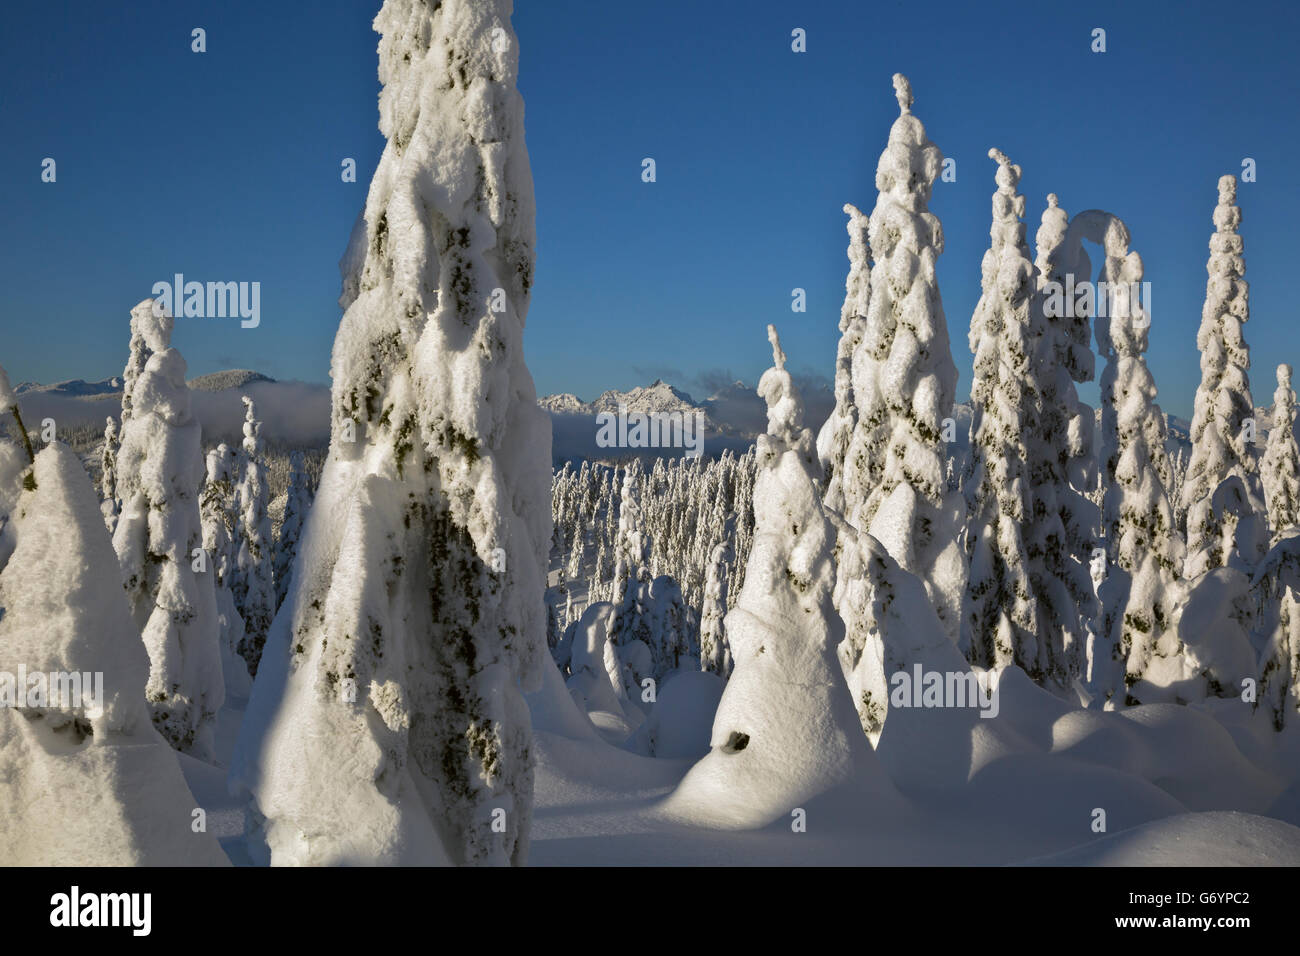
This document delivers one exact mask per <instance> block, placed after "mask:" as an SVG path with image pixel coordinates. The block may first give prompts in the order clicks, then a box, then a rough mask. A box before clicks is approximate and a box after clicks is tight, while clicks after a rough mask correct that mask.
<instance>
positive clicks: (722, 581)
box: [700, 541, 733, 677]
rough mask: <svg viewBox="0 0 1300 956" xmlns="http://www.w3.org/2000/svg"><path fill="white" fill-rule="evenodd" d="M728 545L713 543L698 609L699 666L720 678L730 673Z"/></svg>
mask: <svg viewBox="0 0 1300 956" xmlns="http://www.w3.org/2000/svg"><path fill="white" fill-rule="evenodd" d="M730 550H731V549H730V546H729V545H728V544H727V543H726V542H725V541H724V542H722V543H721V544H717V545H714V547H713V554H712V555H710V557H709V579H708V583H707V584H706V585H705V586H704V606H703V608H702V609H701V610H700V667H701V668H703V669H704V670H706V671H713V673H715V674H718V675H719V676H721V677H726V676H728V675H729V674H730V673H731V668H732V663H733V662H732V658H731V648H730V646H729V645H728V644H727V629H726V625H725V623H724V619H725V618H726V616H727V559H728V557H730Z"/></svg>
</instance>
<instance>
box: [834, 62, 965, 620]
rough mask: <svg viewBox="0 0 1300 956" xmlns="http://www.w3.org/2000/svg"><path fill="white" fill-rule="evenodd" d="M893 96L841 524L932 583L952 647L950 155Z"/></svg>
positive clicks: (957, 507) (873, 223)
mask: <svg viewBox="0 0 1300 956" xmlns="http://www.w3.org/2000/svg"><path fill="white" fill-rule="evenodd" d="M894 89H895V93H896V95H897V98H898V106H899V111H900V115H899V117H898V119H897V120H895V121H894V125H893V127H892V128H891V129H890V131H889V144H888V145H887V146H886V147H885V150H884V152H883V153H881V155H880V163H879V165H878V167H877V169H876V188H877V189H878V190H879V197H878V198H877V200H876V206H875V209H874V210H872V212H871V216H870V227H869V238H870V248H871V256H872V257H873V258H874V260H875V261H874V263H873V265H872V267H871V276H870V293H869V295H870V298H869V300H868V305H867V313H866V318H865V321H864V322H863V323H862V327H861V333H862V340H861V342H859V343H858V345H857V348H856V349H855V350H854V352H853V361H852V378H851V381H852V389H853V401H854V403H855V404H856V406H857V413H856V414H857V420H856V423H855V424H854V426H853V434H852V437H851V438H850V439H849V443H848V450H847V452H846V454H845V458H844V465H843V469H842V474H841V477H840V479H839V480H840V487H841V488H842V492H843V498H844V501H843V515H844V517H845V518H846V519H847V520H848V521H849V523H850V524H852V525H853V526H854V527H856V528H858V529H859V530H860V531H866V532H869V533H870V534H872V535H873V536H874V537H876V538H877V539H879V540H880V542H881V544H883V545H884V546H885V548H886V549H888V551H889V553H890V554H892V555H893V556H894V558H895V559H896V560H897V561H898V563H899V564H900V565H902V566H903V567H904V568H905V569H906V570H908V571H912V572H914V573H916V574H917V575H918V576H920V577H921V578H922V579H923V580H924V581H925V583H926V589H927V591H929V593H930V596H931V599H932V600H933V601H934V603H935V606H936V608H937V609H938V611H939V616H940V619H941V621H942V622H943V625H944V628H945V630H946V631H947V633H948V634H949V636H950V637H952V638H953V640H956V637H957V631H958V624H959V616H960V601H961V591H962V586H963V580H964V577H965V570H964V560H963V555H962V553H961V546H960V544H959V543H958V532H959V530H960V527H959V526H960V524H961V522H962V520H963V519H964V517H965V505H964V503H963V502H962V498H961V495H960V493H958V492H954V491H949V489H948V486H947V481H946V479H945V476H944V458H945V454H944V444H943V440H942V435H943V431H942V429H943V419H944V417H945V416H947V415H949V414H950V413H951V410H952V404H953V397H954V396H953V393H954V391H955V389H956V384H957V369H956V366H954V365H953V362H952V353H951V351H950V349H949V346H948V328H947V324H946V321H945V319H944V314H943V303H942V301H941V299H940V297H939V285H938V280H937V279H936V277H935V272H934V266H935V259H936V258H937V257H938V255H939V254H940V253H941V252H942V251H943V229H942V227H941V226H940V224H939V220H938V218H937V217H935V216H934V215H933V214H932V213H930V212H929V211H928V209H927V208H926V206H927V203H928V201H929V198H930V191H931V188H932V186H933V184H934V180H935V178H936V177H937V176H938V174H939V168H940V165H941V163H942V160H943V156H942V154H941V153H940V152H939V149H938V147H937V146H935V145H934V144H933V143H931V142H930V141H929V139H927V138H926V135H925V127H924V126H922V125H921V121H920V120H918V119H917V118H916V117H915V116H913V115H912V90H911V86H910V85H909V84H908V82H907V79H906V78H905V77H903V76H902V75H901V74H895V75H894ZM863 291H864V292H865V290H863ZM827 441H828V442H829V441H830V439H829V438H828V439H827ZM828 447H829V446H828ZM837 497H838V492H837Z"/></svg>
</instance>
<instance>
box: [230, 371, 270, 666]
mask: <svg viewBox="0 0 1300 956" xmlns="http://www.w3.org/2000/svg"><path fill="white" fill-rule="evenodd" d="M243 400H244V442H243V446H242V451H241V452H240V455H239V459H238V460H239V469H238V470H239V485H238V487H237V488H236V489H235V500H236V502H237V504H238V507H239V534H238V538H237V540H236V550H235V567H236V569H237V570H236V574H235V586H234V588H233V589H232V590H233V593H234V596H235V606H236V607H237V608H239V614H240V616H241V617H242V618H243V619H244V640H243V642H242V643H241V644H240V647H239V653H240V655H241V656H242V657H243V658H244V660H245V661H246V662H247V663H248V672H249V673H250V674H252V675H254V676H256V675H257V666H258V662H259V661H260V660H261V659H262V646H263V645H264V644H265V643H266V632H267V629H268V628H270V626H271V618H273V617H274V616H275V584H274V581H273V579H272V573H273V571H272V569H273V563H272V562H273V561H274V555H273V553H272V543H273V539H272V537H271V515H270V513H269V511H268V510H267V508H268V505H269V497H268V492H267V487H266V465H265V462H264V460H263V443H262V434H261V433H262V423H261V422H260V421H259V420H258V418H257V406H256V405H255V404H254V402H253V400H252V399H251V398H249V397H248V396H247V395H245V396H244V397H243Z"/></svg>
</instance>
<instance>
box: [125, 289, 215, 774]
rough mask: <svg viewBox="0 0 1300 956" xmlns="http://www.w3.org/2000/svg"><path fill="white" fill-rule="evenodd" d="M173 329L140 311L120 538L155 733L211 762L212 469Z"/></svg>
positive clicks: (151, 311) (148, 308) (143, 307)
mask: <svg viewBox="0 0 1300 956" xmlns="http://www.w3.org/2000/svg"><path fill="white" fill-rule="evenodd" d="M172 326H173V319H172V317H171V316H170V315H168V314H167V313H166V311H165V310H163V309H161V308H157V309H155V303H154V300H152V299H145V300H144V301H143V302H141V303H140V304H139V305H137V306H136V307H135V308H134V309H132V310H131V333H132V335H131V342H132V358H133V360H134V358H135V356H136V354H137V348H136V346H137V340H138V341H139V342H140V343H141V344H142V348H143V350H144V351H143V352H142V353H141V354H144V355H145V356H146V359H145V363H144V366H143V368H142V369H141V370H140V372H139V373H138V374H137V375H135V376H128V380H130V381H132V391H131V395H130V406H129V407H130V415H129V417H128V416H127V408H128V406H127V401H126V398H125V397H124V398H123V417H124V418H125V419H126V421H125V423H124V424H123V426H122V444H121V448H120V449H119V451H118V456H117V467H118V474H117V489H118V494H119V495H120V496H121V499H122V512H121V515H120V516H119V518H118V522H117V529H116V531H115V532H114V534H113V547H114V549H115V550H116V551H117V559H118V563H119V564H120V565H121V569H122V577H123V580H124V582H125V586H126V593H127V597H128V600H129V603H130V605H131V612H132V614H133V615H134V618H135V623H136V627H137V628H138V629H139V631H140V634H141V636H142V637H143V639H144V646H145V649H146V650H147V651H148V652H149V682H148V684H147V686H146V688H145V696H146V698H147V700H148V702H149V709H150V712H151V714H152V716H153V722H154V726H155V727H157V728H158V730H159V732H160V733H161V734H162V735H163V737H164V738H165V739H166V740H167V741H168V742H169V743H170V744H171V745H172V746H173V747H175V748H177V749H178V750H181V751H184V752H187V753H191V754H193V755H194V756H196V757H199V758H200V759H206V758H208V757H210V756H211V754H212V750H211V747H212V731H213V728H214V724H215V719H216V715H217V710H218V709H219V708H220V707H221V703H222V701H223V700H224V698H225V688H224V685H223V682H222V674H221V663H220V656H219V650H218V649H219V643H218V642H219V638H218V623H217V611H216V592H215V589H214V584H213V574H212V571H211V568H209V567H207V566H206V564H207V562H206V557H205V558H204V561H203V569H202V570H196V565H195V563H194V562H195V555H196V552H197V553H199V554H202V546H203V532H202V526H201V523H200V519H199V487H200V485H201V483H202V481H203V474H204V463H203V454H202V450H201V448H200V444H199V440H200V433H199V423H198V420H197V419H196V418H195V417H194V415H193V414H192V413H191V410H190V392H189V389H188V388H187V387H186V385H185V359H183V358H181V354H180V352H178V351H177V350H176V349H174V348H172V347H171V334H172ZM131 367H132V366H128V370H129V369H130V368H131Z"/></svg>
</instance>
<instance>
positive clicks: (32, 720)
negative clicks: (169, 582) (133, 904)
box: [0, 373, 228, 866]
mask: <svg viewBox="0 0 1300 956" xmlns="http://www.w3.org/2000/svg"><path fill="white" fill-rule="evenodd" d="M145 378H146V379H147V378H148V373H146V374H145ZM152 414H153V413H152V412H150V411H147V410H146V411H144V412H143V419H144V420H147V419H148V418H149V417H150V416H151V415H152ZM140 420H142V419H141V418H137V419H136V421H140ZM26 464H27V462H26V457H25V456H23V455H22V454H21V453H20V452H18V451H17V449H16V448H14V447H13V446H12V445H9V444H4V445H0V512H3V514H4V515H6V516H7V517H8V518H9V520H8V522H7V523H5V532H4V535H5V539H6V541H7V543H8V545H9V547H10V548H11V549H12V551H11V553H8V552H9V548H6V549H5V550H6V552H7V553H6V555H5V557H7V562H3V570H2V571H0V608H2V609H3V613H2V614H0V675H4V676H0V846H3V847H4V848H5V849H4V860H5V863H6V864H8V865H11V866H51V865H57V864H64V863H68V862H71V861H75V862H76V863H77V864H78V865H80V866H141V865H144V866H184V865H201V866H224V865H226V864H227V862H228V861H227V859H226V856H225V854H224V853H222V851H221V848H220V846H218V844H217V841H216V840H215V839H214V838H213V837H212V836H211V835H210V834H208V833H206V832H197V833H196V832H194V830H193V827H192V822H193V817H192V813H193V811H194V810H195V809H196V808H197V807H198V802H197V801H196V800H195V799H194V796H193V795H192V794H191V793H190V791H189V788H188V787H187V786H186V783H185V779H184V777H182V776H181V769H180V764H179V763H178V762H177V757H176V754H175V753H174V752H173V751H172V750H171V749H170V748H169V747H168V746H167V745H166V744H165V743H164V742H163V740H162V738H161V737H159V736H158V734H157V733H156V732H155V731H154V729H153V727H152V726H150V720H149V713H148V711H147V710H146V707H145V699H144V689H145V683H146V681H147V680H150V662H149V658H148V657H147V656H146V654H145V648H144V647H143V646H142V645H141V643H140V634H139V630H138V629H137V628H136V627H135V625H134V624H133V623H132V620H131V615H130V613H129V611H128V609H127V603H126V599H125V597H124V595H123V593H122V587H121V582H120V579H119V577H118V574H117V572H116V565H117V558H116V556H115V555H114V554H113V547H112V544H111V543H110V541H109V537H108V532H107V531H106V530H105V528H104V523H103V517H102V515H101V513H100V510H99V502H98V501H97V500H96V496H95V492H94V489H93V488H92V487H91V483H90V479H89V478H88V477H87V475H86V472H85V470H84V469H83V468H82V465H81V462H80V461H79V460H78V458H77V456H76V455H75V454H74V453H73V452H72V451H71V450H70V449H69V448H68V447H67V446H66V445H63V444H61V443H58V442H54V443H51V444H50V445H48V446H47V447H46V448H45V449H44V450H42V451H41V452H40V454H38V455H37V456H36V462H35V464H34V465H33V466H32V467H31V471H30V474H31V477H32V479H33V480H32V482H31V483H30V487H29V490H26V491H21V492H20V486H21V481H20V479H19V471H20V469H25V466H26ZM106 571H107V573H106ZM20 669H21V670H20ZM24 671H25V673H26V680H24V681H23V682H22V684H21V685H17V686H15V684H14V682H13V680H12V677H10V679H9V680H8V681H6V680H5V676H8V675H14V674H19V673H23V672H24Z"/></svg>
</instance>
